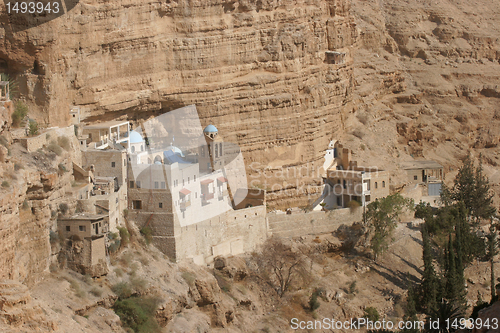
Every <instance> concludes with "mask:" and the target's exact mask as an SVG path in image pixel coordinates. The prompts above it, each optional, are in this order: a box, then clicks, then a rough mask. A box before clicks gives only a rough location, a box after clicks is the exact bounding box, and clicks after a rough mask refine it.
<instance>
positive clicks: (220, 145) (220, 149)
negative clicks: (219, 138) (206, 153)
mask: <svg viewBox="0 0 500 333" xmlns="http://www.w3.org/2000/svg"><path fill="white" fill-rule="evenodd" d="M219 152H220V156H222V143H219Z"/></svg>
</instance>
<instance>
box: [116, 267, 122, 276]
mask: <svg viewBox="0 0 500 333" xmlns="http://www.w3.org/2000/svg"><path fill="white" fill-rule="evenodd" d="M115 274H116V276H118V277H122V276H123V269H121V268H116V269H115Z"/></svg>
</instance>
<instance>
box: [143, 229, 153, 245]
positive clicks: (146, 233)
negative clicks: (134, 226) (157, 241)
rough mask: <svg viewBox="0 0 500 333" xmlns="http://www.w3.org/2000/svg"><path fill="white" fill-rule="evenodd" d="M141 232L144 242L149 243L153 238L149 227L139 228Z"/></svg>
mask: <svg viewBox="0 0 500 333" xmlns="http://www.w3.org/2000/svg"><path fill="white" fill-rule="evenodd" d="M141 234H142V235H143V236H144V239H146V244H148V245H149V244H150V243H151V241H152V240H153V230H152V229H151V228H150V227H144V228H142V229H141Z"/></svg>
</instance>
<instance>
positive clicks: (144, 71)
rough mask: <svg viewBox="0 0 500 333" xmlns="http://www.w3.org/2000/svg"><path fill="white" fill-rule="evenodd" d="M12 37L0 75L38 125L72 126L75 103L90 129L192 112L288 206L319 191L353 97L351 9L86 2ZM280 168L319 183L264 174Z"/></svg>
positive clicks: (307, 4)
mask: <svg viewBox="0 0 500 333" xmlns="http://www.w3.org/2000/svg"><path fill="white" fill-rule="evenodd" d="M18 28H19V27H15V26H9V25H7V26H6V27H5V29H4V30H3V31H1V34H2V35H3V36H5V39H4V41H3V43H2V44H1V45H0V58H1V59H2V61H0V66H4V67H5V68H4V69H5V70H6V71H9V72H10V73H11V74H13V75H16V76H17V77H18V78H19V81H20V90H21V93H22V94H23V95H25V96H26V97H27V98H29V99H30V102H31V104H32V106H33V107H36V109H37V110H38V119H40V120H41V121H43V122H45V123H46V124H50V125H63V124H67V123H68V122H69V108H70V105H79V106H81V108H82V111H83V112H84V116H85V117H90V118H89V119H90V120H101V119H113V118H118V117H123V118H125V117H128V118H129V119H132V120H142V119H146V118H148V117H151V116H153V115H155V114H160V113H163V112H166V111H169V110H172V109H174V108H177V107H180V106H184V105H189V104H196V105H197V107H198V110H199V113H200V118H201V120H202V124H208V123H213V124H214V125H216V126H217V127H218V128H219V133H220V134H221V135H222V136H223V137H224V139H225V140H227V141H232V142H236V143H238V144H239V145H240V146H241V147H242V151H243V153H244V156H245V159H246V162H247V166H248V175H250V176H256V177H255V178H250V179H249V180H250V181H252V180H254V184H256V186H257V183H258V186H261V187H263V188H266V189H268V190H274V191H275V192H277V193H279V197H280V198H281V199H283V198H285V197H287V195H286V194H284V193H283V191H282V189H283V188H285V187H288V188H291V189H293V190H292V192H291V193H290V194H289V195H288V196H289V200H288V201H286V205H290V204H296V203H298V201H295V202H294V201H293V200H294V199H293V198H292V197H298V196H299V197H300V196H301V195H302V194H304V192H312V193H314V192H315V191H316V190H317V188H316V187H315V186H314V184H313V183H312V181H313V179H315V178H316V179H317V173H318V172H317V168H319V166H321V165H322V164H323V159H322V157H323V155H324V150H325V149H326V148H327V145H328V142H329V140H330V139H331V138H332V137H334V136H335V133H336V132H337V131H339V130H340V129H341V127H342V119H343V118H342V112H343V110H345V109H347V108H345V105H346V103H348V102H349V99H350V93H351V91H352V87H353V79H352V57H351V52H350V51H351V47H352V45H353V44H354V42H355V39H356V36H357V29H356V26H355V24H354V21H353V19H352V18H351V16H350V15H349V1H348V0H301V1H291V0H285V1H273V0H268V1H256V0H240V1H223V0H212V1H182V0H179V1H166V2H165V1H141V2H137V1H130V0H129V1H115V2H108V1H97V0H85V1H80V3H79V4H78V5H77V6H76V7H75V8H74V9H72V10H71V11H70V12H69V13H67V14H66V15H64V16H62V17H60V18H57V19H55V20H53V21H51V22H49V23H46V24H43V25H41V26H38V27H34V28H31V29H29V30H26V31H20V32H15V31H16V30H17V29H18ZM331 51H334V52H338V53H334V52H331ZM252 163H253V164H252ZM250 165H252V167H250ZM282 165H285V166H293V167H296V168H299V167H303V166H306V169H308V170H314V174H312V172H311V171H310V172H309V173H308V175H307V176H305V177H295V178H291V179H287V181H288V183H286V182H285V179H283V178H284V177H275V176H274V175H273V174H272V170H268V171H267V173H266V175H265V176H264V171H263V170H264V169H266V168H268V169H273V168H278V167H279V168H281V166H282ZM302 173H303V174H304V172H302ZM256 179H258V181H256ZM296 179H299V183H297V182H296ZM265 180H267V181H265ZM292 183H293V184H292ZM276 184H278V185H276ZM302 184H311V185H313V186H312V187H311V188H309V189H306V190H302V189H301V190H300V191H297V190H296V188H297V186H298V187H300V186H301V185H302ZM273 185H275V186H274V187H273ZM300 192H302V193H300ZM302 200H303V198H302ZM302 202H303V201H302ZM284 203H285V201H283V202H281V204H284Z"/></svg>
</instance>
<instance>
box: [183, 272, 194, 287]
mask: <svg viewBox="0 0 500 333" xmlns="http://www.w3.org/2000/svg"><path fill="white" fill-rule="evenodd" d="M181 276H182V278H183V279H184V281H186V283H187V284H188V285H190V286H192V285H194V281H195V280H196V277H195V276H194V274H193V273H191V272H183V273H182V274H181Z"/></svg>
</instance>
